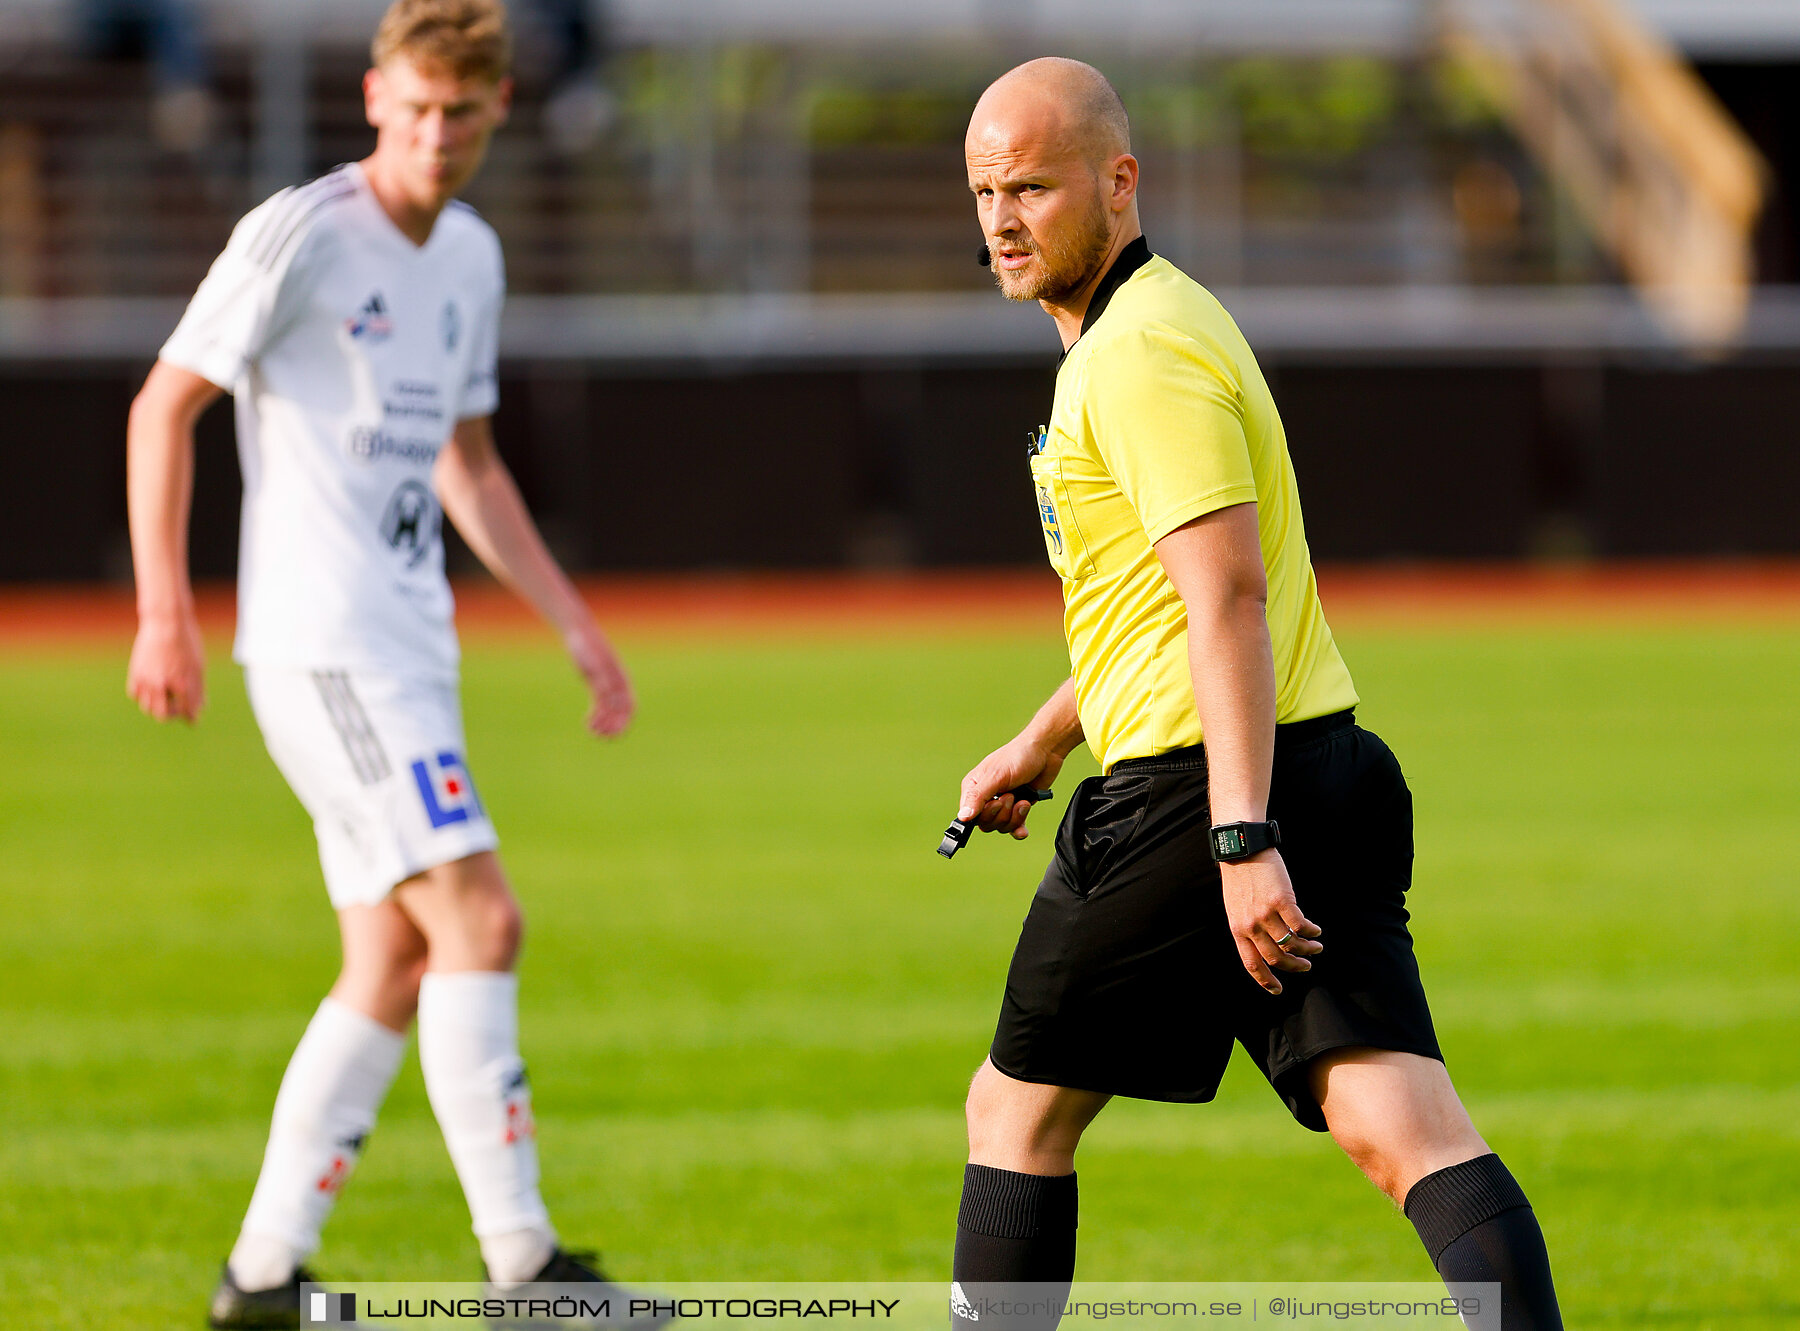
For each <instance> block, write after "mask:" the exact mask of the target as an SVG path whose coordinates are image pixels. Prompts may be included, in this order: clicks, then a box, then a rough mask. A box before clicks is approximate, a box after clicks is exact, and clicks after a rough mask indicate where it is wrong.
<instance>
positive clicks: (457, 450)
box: [432, 416, 637, 736]
mask: <svg viewBox="0 0 1800 1331" xmlns="http://www.w3.org/2000/svg"><path fill="white" fill-rule="evenodd" d="M432 479H433V481H434V483H435V485H436V488H437V492H438V499H439V501H440V502H441V503H442V504H443V506H444V512H445V514H446V515H447V516H448V517H449V518H450V521H451V522H453V523H454V524H455V525H456V530H457V531H458V532H460V533H461V534H462V537H463V539H464V540H465V541H467V542H468V543H469V548H470V549H471V550H473V551H474V552H475V554H476V557H477V558H479V559H480V560H481V562H482V563H483V564H485V565H486V566H487V568H488V571H489V572H491V573H492V574H493V575H494V576H495V577H496V578H498V579H499V580H500V581H501V582H502V583H504V584H505V585H506V586H507V587H509V588H511V589H512V590H513V591H514V592H517V593H518V594H519V595H520V596H521V597H523V598H524V599H525V600H526V601H527V602H529V603H530V604H531V605H532V606H533V607H535V608H536V610H537V611H538V613H539V614H541V615H542V616H543V617H544V618H545V619H546V620H548V621H549V622H550V623H551V624H552V625H553V626H554V627H555V628H556V630H557V631H558V632H559V633H561V634H562V638H563V643H564V645H565V646H567V648H568V650H569V655H570V657H572V658H573V660H574V662H575V668H576V669H577V670H578V671H580V672H581V677H582V678H583V679H584V680H585V681H586V682H587V686H588V691H589V692H590V693H591V694H592V695H593V699H594V705H593V709H592V711H591V712H590V713H589V715H588V728H589V729H590V730H592V731H593V732H594V733H595V734H596V735H606V736H613V735H618V734H620V733H622V732H623V731H624V730H625V728H626V726H628V725H629V724H630V723H631V716H632V713H633V711H634V710H636V707H637V702H636V699H635V698H634V697H633V695H632V691H631V680H630V678H629V677H628V676H627V675H626V673H625V667H624V666H623V665H621V664H620V662H619V657H618V653H617V652H615V651H614V650H613V647H612V644H611V643H610V642H608V641H607V638H606V635H605V634H604V633H602V632H601V631H600V626H599V625H598V624H596V623H595V622H594V617H593V615H592V614H591V613H589V611H588V608H587V603H586V602H585V601H583V600H582V599H581V593H580V592H578V591H576V590H575V586H574V584H573V583H571V582H570V581H569V579H568V576H567V575H566V574H565V573H564V572H563V571H562V568H561V566H560V565H558V564H557V562H556V558H555V556H553V555H552V554H551V553H550V551H549V549H548V548H547V547H546V546H545V545H544V539H543V537H542V536H541V535H540V534H539V532H538V529H537V523H536V522H534V521H532V517H531V513H530V510H528V509H527V508H526V507H525V501H524V499H522V498H521V497H520V495H519V488H518V486H517V485H516V484H514V482H513V478H512V473H511V472H510V471H509V470H508V469H507V466H506V463H505V462H504V461H503V460H502V459H501V457H500V451H499V449H498V448H497V447H495V444H494V429H493V421H492V419H491V418H490V417H486V416H479V417H475V418H473V419H471V420H465V421H461V422H459V423H458V424H457V426H456V430H455V432H454V433H453V434H452V435H451V437H450V442H449V444H448V445H447V446H446V447H445V449H444V451H443V452H442V453H440V454H439V455H438V460H437V466H436V469H435V471H434V472H433V477H432Z"/></svg>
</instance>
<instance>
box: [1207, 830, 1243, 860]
mask: <svg viewBox="0 0 1800 1331" xmlns="http://www.w3.org/2000/svg"><path fill="white" fill-rule="evenodd" d="M1213 838H1214V842H1215V844H1216V845H1217V846H1218V848H1219V854H1220V855H1223V856H1227V857H1229V856H1232V855H1242V854H1243V853H1244V833H1243V830H1242V829H1241V828H1236V827H1221V828H1220V829H1219V830H1218V831H1216V832H1214V833H1213Z"/></svg>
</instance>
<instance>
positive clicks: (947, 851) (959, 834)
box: [938, 785, 1052, 859]
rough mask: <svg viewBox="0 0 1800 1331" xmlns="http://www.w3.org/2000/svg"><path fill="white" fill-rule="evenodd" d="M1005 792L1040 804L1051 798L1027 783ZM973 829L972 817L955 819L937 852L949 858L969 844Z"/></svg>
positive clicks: (1016, 797) (945, 832) (947, 829)
mask: <svg viewBox="0 0 1800 1331" xmlns="http://www.w3.org/2000/svg"><path fill="white" fill-rule="evenodd" d="M1005 793H1006V794H1008V795H1011V796H1012V797H1013V798H1014V799H1016V800H1029V801H1030V802H1031V803H1033V804H1042V803H1043V802H1044V801H1045V800H1047V799H1051V798H1052V794H1051V792H1050V791H1048V790H1039V789H1037V788H1036V787H1035V786H1029V785H1026V786H1014V787H1013V788H1012V789H1011V790H1009V791H1006V792H1005ZM974 830H975V820H974V819H973V818H971V819H969V821H968V822H966V823H965V822H964V821H963V820H962V819H960V818H957V819H955V820H954V821H952V822H951V824H950V826H949V827H947V828H945V829H944V839H943V840H942V841H941V842H939V843H938V854H940V855H942V856H943V857H944V858H945V859H950V858H951V857H953V856H954V855H955V854H956V852H957V851H959V850H961V849H962V848H963V847H964V846H966V845H968V844H969V835H970V833H972V832H973V831H974Z"/></svg>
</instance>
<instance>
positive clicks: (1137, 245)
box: [1056, 236, 1156, 367]
mask: <svg viewBox="0 0 1800 1331" xmlns="http://www.w3.org/2000/svg"><path fill="white" fill-rule="evenodd" d="M1155 257H1156V256H1155V255H1154V254H1152V253H1151V252H1150V242H1149V241H1148V240H1147V239H1145V238H1144V237H1143V236H1139V237H1138V238H1137V239H1136V240H1134V241H1132V242H1131V243H1130V244H1129V245H1127V246H1126V247H1125V248H1124V249H1122V250H1120V251H1119V257H1118V258H1116V259H1114V260H1113V264H1112V267H1111V268H1108V269H1107V270H1106V276H1105V277H1102V278H1101V279H1100V284H1099V285H1098V286H1096V287H1095V288H1094V295H1093V298H1092V299H1091V300H1089V301H1088V307H1087V313H1086V314H1084V315H1083V316H1082V317H1081V336H1080V337H1077V338H1076V339H1075V340H1076V341H1077V342H1079V341H1080V340H1081V337H1085V336H1086V335H1087V330H1088V329H1090V328H1092V327H1093V326H1094V324H1095V323H1096V322H1098V320H1099V318H1100V316H1101V315H1103V314H1105V313H1106V307H1107V306H1108V305H1110V304H1111V303H1112V298H1113V292H1115V291H1117V290H1118V289H1119V288H1120V287H1122V286H1124V285H1125V282H1126V280H1127V279H1128V278H1129V277H1130V276H1131V275H1132V274H1133V273H1135V272H1136V271H1137V270H1138V269H1140V268H1142V267H1143V266H1144V265H1145V264H1147V263H1149V262H1150V260H1152V259H1154V258H1155ZM1073 350H1074V347H1073V345H1071V346H1070V347H1069V351H1073ZM1069 351H1065V352H1063V354H1062V355H1061V356H1058V357H1057V358H1056V363H1057V366H1058V367H1061V365H1062V363H1063V361H1064V360H1065V359H1067V357H1068V355H1069Z"/></svg>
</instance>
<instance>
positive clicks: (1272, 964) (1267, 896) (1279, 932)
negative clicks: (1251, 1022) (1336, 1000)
mask: <svg viewBox="0 0 1800 1331" xmlns="http://www.w3.org/2000/svg"><path fill="white" fill-rule="evenodd" d="M1219 878H1220V880H1221V881H1222V883H1223V885H1224V892H1225V918H1226V920H1227V921H1229V922H1230V925H1231V938H1232V941H1233V942H1234V943H1236V944H1237V950H1238V956H1239V957H1240V958H1241V959H1242V961H1243V963H1244V969H1245V970H1247V971H1249V972H1250V978H1251V979H1253V980H1255V981H1256V982H1257V983H1258V984H1260V985H1261V986H1262V987H1263V988H1264V989H1266V990H1268V991H1269V992H1270V993H1271V994H1279V993H1280V992H1281V981H1280V979H1278V978H1277V977H1276V975H1275V972H1276V971H1278V970H1284V971H1309V970H1311V969H1312V962H1310V961H1308V960H1307V958H1308V957H1316V956H1318V955H1319V953H1321V952H1323V951H1324V950H1325V944H1323V943H1321V942H1319V941H1318V939H1319V936H1320V935H1321V934H1323V933H1324V932H1325V931H1324V930H1323V929H1321V928H1319V926H1318V925H1316V924H1314V923H1313V922H1312V921H1311V920H1309V919H1307V918H1306V916H1305V915H1303V914H1302V913H1301V911H1300V903H1299V901H1297V900H1296V899H1295V897H1294V884H1293V883H1292V882H1291V881H1290V880H1289V878H1288V871H1287V865H1286V864H1284V863H1283V862H1282V859H1281V852H1280V851H1278V850H1265V851H1263V852H1262V854H1260V855H1254V856H1252V857H1251V858H1249V859H1247V860H1237V861H1234V862H1232V863H1228V864H1221V865H1220V866H1219ZM1290 930H1292V931H1293V937H1291V938H1287V937H1286V935H1287V934H1288V932H1289V931H1290ZM1284 938H1285V940H1286V941H1285V942H1283V943H1282V945H1281V946H1280V947H1277V946H1276V941H1277V940H1278V939H1284Z"/></svg>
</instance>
